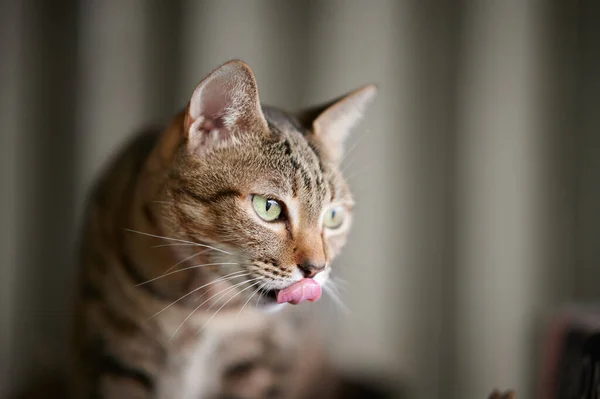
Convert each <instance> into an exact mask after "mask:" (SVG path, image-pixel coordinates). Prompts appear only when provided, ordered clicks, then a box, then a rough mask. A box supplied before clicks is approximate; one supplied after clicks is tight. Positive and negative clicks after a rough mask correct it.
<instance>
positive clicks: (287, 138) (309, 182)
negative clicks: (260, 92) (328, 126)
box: [263, 108, 334, 222]
mask: <svg viewBox="0 0 600 399" xmlns="http://www.w3.org/2000/svg"><path fill="white" fill-rule="evenodd" d="M263 110H264V111H265V117H266V119H267V122H268V125H269V129H270V130H271V133H272V134H274V135H276V136H278V137H279V139H280V140H281V141H280V154H279V155H280V156H281V162H282V166H283V167H284V168H285V169H287V170H288V173H289V176H288V178H289V179H290V180H291V181H292V196H293V197H294V198H297V201H294V202H293V205H297V206H298V207H299V209H298V210H297V212H296V213H298V214H300V215H302V217H303V218H304V219H308V220H307V221H311V222H314V221H317V220H318V218H319V216H320V212H321V210H322V209H323V206H324V205H325V204H326V203H327V202H329V201H330V200H331V196H332V193H333V192H334V188H333V187H331V182H332V180H331V179H330V178H328V177H327V176H326V174H327V172H328V171H327V170H326V169H325V167H324V166H323V163H322V162H321V159H320V156H319V153H318V150H317V149H316V148H315V147H314V146H313V145H311V144H310V143H309V142H308V141H307V138H306V133H307V132H306V130H305V129H304V128H302V127H301V126H300V124H299V123H298V121H297V120H295V119H294V118H293V117H290V116H288V115H286V114H284V113H283V112H280V111H278V110H274V109H270V108H263Z"/></svg>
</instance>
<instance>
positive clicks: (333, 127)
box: [298, 84, 377, 162]
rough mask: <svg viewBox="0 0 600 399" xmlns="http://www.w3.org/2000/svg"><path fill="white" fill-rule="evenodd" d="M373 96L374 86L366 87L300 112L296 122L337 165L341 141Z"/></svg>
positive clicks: (340, 155) (374, 92)
mask: <svg viewBox="0 0 600 399" xmlns="http://www.w3.org/2000/svg"><path fill="white" fill-rule="evenodd" d="M376 93H377V86H376V85H374V84H370V85H366V86H363V87H360V88H358V89H356V90H354V91H352V92H350V93H348V94H346V95H344V96H341V97H338V98H336V99H335V100H333V101H330V102H328V103H326V104H324V105H321V106H317V107H315V108H312V109H309V110H307V111H305V112H303V113H301V114H300V115H299V117H298V119H299V121H300V122H301V123H302V124H303V125H304V126H305V127H306V128H308V129H310V130H311V131H312V133H313V134H314V135H315V136H316V137H317V138H318V139H319V141H320V142H321V143H322V144H323V145H324V146H325V147H326V149H327V152H328V153H329V156H330V157H331V159H332V160H333V161H334V162H339V161H340V160H341V158H342V154H343V152H344V141H345V140H346V138H347V137H348V134H349V133H350V130H351V129H352V128H353V127H354V126H355V125H356V124H357V123H358V122H359V121H360V119H361V118H362V115H363V113H364V111H365V109H366V107H367V105H368V104H369V103H370V102H371V101H372V100H373V98H374V97H375V94H376Z"/></svg>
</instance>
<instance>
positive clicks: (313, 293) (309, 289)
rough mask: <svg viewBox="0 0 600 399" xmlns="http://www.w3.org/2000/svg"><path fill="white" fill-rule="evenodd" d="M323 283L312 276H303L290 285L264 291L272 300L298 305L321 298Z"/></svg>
mask: <svg viewBox="0 0 600 399" xmlns="http://www.w3.org/2000/svg"><path fill="white" fill-rule="evenodd" d="M321 294H322V292H321V285H320V284H319V283H317V282H316V281H315V280H313V279H312V278H303V279H302V280H300V281H297V282H295V283H294V284H292V285H290V286H289V287H286V288H283V289H280V290H277V289H271V290H268V291H265V292H264V294H263V295H264V296H265V297H266V298H268V299H269V301H271V302H277V303H279V304H282V303H291V304H292V305H297V304H299V303H302V302H304V301H309V302H315V301H317V300H319V298H321Z"/></svg>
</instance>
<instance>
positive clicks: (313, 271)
mask: <svg viewBox="0 0 600 399" xmlns="http://www.w3.org/2000/svg"><path fill="white" fill-rule="evenodd" d="M298 269H300V271H301V272H302V274H303V275H304V277H306V278H312V277H314V276H315V275H317V273H319V272H322V271H323V270H324V269H325V264H324V263H323V264H318V263H316V262H312V261H310V260H305V261H304V262H302V263H300V264H298Z"/></svg>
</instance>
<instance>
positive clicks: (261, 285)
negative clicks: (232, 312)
mask: <svg viewBox="0 0 600 399" xmlns="http://www.w3.org/2000/svg"><path fill="white" fill-rule="evenodd" d="M264 286H265V284H264V283H262V284H260V285H259V286H258V288H257V289H256V290H254V292H253V293H252V295H250V297H249V298H248V300H247V301H246V303H244V306H242V308H241V309H240V311H239V312H238V314H237V316H235V318H236V319H237V318H238V317H240V314H241V313H242V311H243V310H244V308H245V307H246V305H248V303H249V302H250V300H251V299H252V297H253V296H254V295H256V294H257V293H258V291H260V290H261V288H263V287H264Z"/></svg>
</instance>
